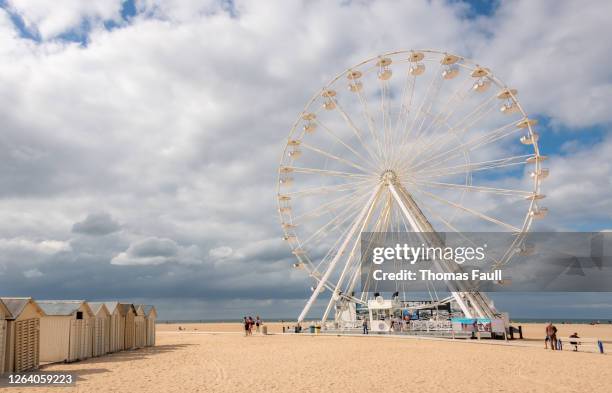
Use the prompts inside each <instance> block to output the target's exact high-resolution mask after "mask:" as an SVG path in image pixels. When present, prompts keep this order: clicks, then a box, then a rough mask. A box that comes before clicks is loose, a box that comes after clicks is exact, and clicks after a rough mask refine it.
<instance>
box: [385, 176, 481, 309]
mask: <svg viewBox="0 0 612 393" xmlns="http://www.w3.org/2000/svg"><path fill="white" fill-rule="evenodd" d="M388 187H389V191H390V192H391V194H392V195H393V198H394V199H395V201H396V202H397V204H398V205H399V207H400V209H401V210H402V213H404V215H405V216H406V218H407V219H408V222H409V223H410V226H411V227H412V229H413V230H414V231H415V232H428V233H431V234H432V235H434V234H435V230H434V229H433V226H431V224H430V223H429V221H428V220H427V218H426V217H425V215H424V214H423V213H422V212H421V211H420V209H419V208H418V206H417V205H416V202H414V200H412V199H411V200H410V202H412V203H411V206H410V208H409V207H407V206H406V204H405V203H404V200H403V199H402V198H401V197H400V195H399V193H398V192H397V189H396V187H395V185H394V184H393V183H390V184H389V185H388ZM399 187H401V185H399ZM402 191H404V194H405V195H409V194H408V193H407V191H405V190H402ZM412 205H414V206H412ZM438 240H439V239H438ZM434 241H435V239H434ZM447 286H448V289H449V290H450V292H451V294H452V295H453V298H454V299H455V301H456V302H457V304H458V305H459V308H461V311H463V314H464V315H465V316H466V317H467V318H473V311H475V312H476V314H477V315H478V316H479V317H481V318H483V317H492V316H493V311H492V310H490V309H489V304H488V303H487V302H486V299H485V298H484V295H482V294H481V293H478V294H477V295H476V294H473V293H471V292H463V291H460V288H456V286H455V285H454V284H452V285H451V283H448V282H447ZM458 289H459V291H458ZM464 297H465V298H466V299H467V300H469V302H470V305H471V306H472V307H473V309H474V310H473V311H472V309H470V307H469V306H468V305H467V304H466V302H465V301H464V299H463V298H464Z"/></svg>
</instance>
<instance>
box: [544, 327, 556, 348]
mask: <svg viewBox="0 0 612 393" xmlns="http://www.w3.org/2000/svg"><path fill="white" fill-rule="evenodd" d="M546 338H548V341H549V342H550V349H552V350H553V351H554V350H555V349H557V328H556V327H555V325H553V324H552V322H549V323H548V325H546Z"/></svg>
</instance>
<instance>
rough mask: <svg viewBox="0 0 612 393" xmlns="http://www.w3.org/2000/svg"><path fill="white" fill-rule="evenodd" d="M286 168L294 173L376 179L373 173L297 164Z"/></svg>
mask: <svg viewBox="0 0 612 393" xmlns="http://www.w3.org/2000/svg"><path fill="white" fill-rule="evenodd" d="M285 168H287V170H290V171H291V172H293V173H303V174H309V175H323V176H333V177H346V178H359V179H374V178H375V176H373V175H366V174H361V173H351V172H343V171H332V170H329V169H318V168H304V167H297V166H287V167H285Z"/></svg>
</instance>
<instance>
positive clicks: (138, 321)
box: [134, 304, 147, 348]
mask: <svg viewBox="0 0 612 393" xmlns="http://www.w3.org/2000/svg"><path fill="white" fill-rule="evenodd" d="M134 307H135V308H136V316H135V317H134V329H135V330H134V344H135V346H136V348H144V347H145V345H146V343H147V325H146V318H145V311H144V304H138V305H134Z"/></svg>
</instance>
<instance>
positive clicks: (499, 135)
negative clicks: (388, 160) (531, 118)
mask: <svg viewBox="0 0 612 393" xmlns="http://www.w3.org/2000/svg"><path fill="white" fill-rule="evenodd" d="M520 130H521V129H520V128H517V127H516V124H515V122H512V123H509V124H506V125H504V126H502V127H499V128H497V129H495V130H493V131H491V132H489V133H486V134H484V135H480V136H476V137H475V138H472V139H471V140H469V141H467V142H465V143H463V144H460V145H458V146H454V147H452V148H450V149H448V150H446V151H443V152H438V151H439V150H440V148H438V149H437V151H434V152H433V153H434V154H433V155H430V156H429V157H428V158H427V159H425V160H423V161H420V162H419V164H418V165H416V166H414V167H412V168H411V169H412V170H418V169H419V168H422V167H424V166H425V165H427V164H428V163H430V162H432V161H435V160H438V161H437V162H436V165H440V164H442V163H444V162H446V161H449V160H451V159H453V158H455V157H458V156H460V155H461V154H462V153H464V152H466V151H473V150H476V149H478V148H481V147H483V146H486V145H489V144H491V143H493V142H496V141H498V140H500V139H503V138H505V137H507V136H510V135H512V134H515V133H518V132H520ZM419 158H420V156H416V158H415V159H413V160H412V162H414V161H417V160H419Z"/></svg>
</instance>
